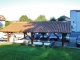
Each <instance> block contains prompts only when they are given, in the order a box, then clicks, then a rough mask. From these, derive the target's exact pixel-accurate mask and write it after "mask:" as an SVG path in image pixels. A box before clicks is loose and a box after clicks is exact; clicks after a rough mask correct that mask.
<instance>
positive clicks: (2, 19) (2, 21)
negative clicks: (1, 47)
mask: <svg viewBox="0 0 80 60" xmlns="http://www.w3.org/2000/svg"><path fill="white" fill-rule="evenodd" d="M5 21H6V18H5V17H4V16H3V15H0V28H3V27H5Z"/></svg>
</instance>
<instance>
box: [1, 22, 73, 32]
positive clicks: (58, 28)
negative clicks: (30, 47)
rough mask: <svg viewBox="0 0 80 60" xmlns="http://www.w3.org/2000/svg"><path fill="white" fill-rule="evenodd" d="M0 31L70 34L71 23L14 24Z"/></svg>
mask: <svg viewBox="0 0 80 60" xmlns="http://www.w3.org/2000/svg"><path fill="white" fill-rule="evenodd" d="M1 31H3V32H54V33H71V22H70V21H66V22H62V21H54V22H14V23H12V24H10V25H9V26H7V27H5V28H4V29H2V30H1Z"/></svg>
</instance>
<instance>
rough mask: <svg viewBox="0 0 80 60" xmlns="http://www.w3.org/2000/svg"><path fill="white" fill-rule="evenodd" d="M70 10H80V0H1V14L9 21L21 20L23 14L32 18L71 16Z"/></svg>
mask: <svg viewBox="0 0 80 60" xmlns="http://www.w3.org/2000/svg"><path fill="white" fill-rule="evenodd" d="M70 10H80V0H0V15H4V16H5V18H6V20H9V21H13V20H19V18H20V17H21V16H22V15H27V16H28V17H29V18H30V19H32V20H35V19H36V18H37V17H38V16H39V15H45V16H46V18H47V19H48V20H49V19H50V18H51V17H55V18H56V19H57V18H58V17H60V16H62V15H65V16H68V17H70Z"/></svg>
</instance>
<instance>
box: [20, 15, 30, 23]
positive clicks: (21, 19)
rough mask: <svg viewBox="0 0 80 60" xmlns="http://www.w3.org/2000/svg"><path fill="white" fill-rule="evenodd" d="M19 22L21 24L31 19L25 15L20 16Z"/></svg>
mask: <svg viewBox="0 0 80 60" xmlns="http://www.w3.org/2000/svg"><path fill="white" fill-rule="evenodd" d="M19 21H21V22H30V21H31V19H30V18H28V17H27V16H26V15H22V16H21V17H20V18H19Z"/></svg>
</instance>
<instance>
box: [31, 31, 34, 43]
mask: <svg viewBox="0 0 80 60" xmlns="http://www.w3.org/2000/svg"><path fill="white" fill-rule="evenodd" d="M33 40H34V35H33V32H31V44H33Z"/></svg>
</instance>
